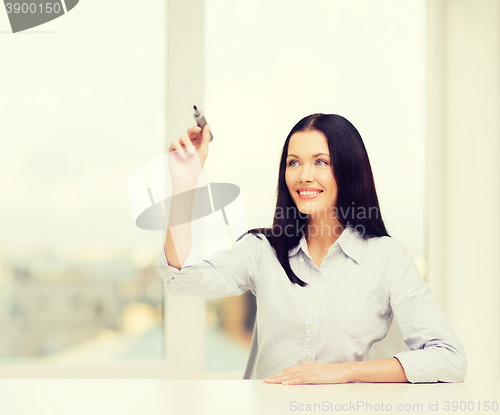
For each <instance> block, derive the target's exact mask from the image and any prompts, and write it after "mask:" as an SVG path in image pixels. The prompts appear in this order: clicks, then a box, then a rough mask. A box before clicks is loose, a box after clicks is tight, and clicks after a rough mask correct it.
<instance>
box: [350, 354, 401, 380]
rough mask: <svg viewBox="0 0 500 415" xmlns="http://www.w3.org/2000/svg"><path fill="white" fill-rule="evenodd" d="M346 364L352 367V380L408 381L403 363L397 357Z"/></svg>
mask: <svg viewBox="0 0 500 415" xmlns="http://www.w3.org/2000/svg"><path fill="white" fill-rule="evenodd" d="M346 364H347V365H349V368H350V370H349V371H350V378H351V379H350V381H351V382H354V381H361V382H408V379H407V378H406V375H405V371H404V369H403V367H402V366H401V363H399V360H398V359H396V358H395V357H392V358H390V359H377V360H366V361H363V362H348V363H346Z"/></svg>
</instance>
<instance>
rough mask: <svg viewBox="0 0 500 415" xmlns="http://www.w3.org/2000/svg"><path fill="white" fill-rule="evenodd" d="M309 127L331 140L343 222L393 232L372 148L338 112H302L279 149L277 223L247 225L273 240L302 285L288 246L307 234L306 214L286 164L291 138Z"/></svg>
mask: <svg viewBox="0 0 500 415" xmlns="http://www.w3.org/2000/svg"><path fill="white" fill-rule="evenodd" d="M310 130H317V131H320V132H322V133H323V134H324V135H325V137H326V139H327V142H328V148H329V150H330V160H331V166H332V173H333V176H334V178H335V180H336V182H337V192H338V193H337V205H336V214H337V218H338V220H339V222H340V223H341V224H342V225H344V226H346V227H347V226H349V227H352V228H353V229H354V230H355V231H356V232H357V233H358V234H359V235H361V236H362V237H363V238H364V239H368V238H373V237H377V236H389V234H388V233H387V230H386V229H385V225H384V221H383V220H382V215H381V214H380V207H379V203H378V198H377V192H376V190H375V182H374V180H373V173H372V169H371V166H370V161H369V159H368V154H367V152H366V148H365V145H364V144H363V140H362V139H361V135H360V134H359V132H358V130H356V128H355V127H354V126H353V125H352V124H351V123H350V122H349V121H348V120H346V119H345V118H344V117H341V116H340V115H335V114H312V115H309V116H307V117H305V118H302V119H301V120H300V121H299V122H298V123H297V124H296V125H295V126H294V127H293V128H292V130H291V131H290V133H289V134H288V137H287V138H286V141H285V144H284V146H283V152H282V153H281V161H280V167H279V175H278V189H277V193H278V196H277V201H276V209H275V212H274V221H273V226H272V227H271V228H258V229H252V230H250V231H249V232H250V233H255V234H263V235H264V236H265V237H266V238H267V239H268V240H269V242H270V244H271V246H272V247H273V248H274V250H275V252H276V256H277V258H278V260H279V262H280V263H281V266H282V267H283V269H284V270H285V272H286V274H287V276H288V278H289V279H290V281H291V282H292V283H294V284H298V285H300V286H301V287H305V286H306V285H307V284H306V283H305V282H304V281H302V280H301V279H300V278H299V277H297V275H295V273H294V272H293V271H292V268H291V267H290V261H289V258H288V251H289V250H290V249H292V248H294V247H296V246H297V245H298V244H299V242H300V239H301V238H302V236H303V235H304V236H307V234H306V226H307V215H306V214H303V213H301V212H300V211H299V210H298V209H297V206H296V205H295V202H294V201H293V200H292V197H291V195H290V192H289V191H288V187H287V185H286V182H285V170H286V159H287V156H288V144H289V142H290V138H291V137H292V135H293V134H295V133H296V132H299V131H310Z"/></svg>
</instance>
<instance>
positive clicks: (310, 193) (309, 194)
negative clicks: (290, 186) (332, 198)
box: [299, 190, 321, 196]
mask: <svg viewBox="0 0 500 415" xmlns="http://www.w3.org/2000/svg"><path fill="white" fill-rule="evenodd" d="M320 193H321V191H317V190H316V191H312V190H307V191H302V190H301V191H299V194H300V195H302V196H312V195H319V194H320Z"/></svg>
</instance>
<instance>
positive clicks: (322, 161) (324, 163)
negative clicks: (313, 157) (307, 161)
mask: <svg viewBox="0 0 500 415" xmlns="http://www.w3.org/2000/svg"><path fill="white" fill-rule="evenodd" d="M319 163H322V164H319ZM316 164H318V165H320V166H326V165H327V164H328V162H327V161H326V160H318V161H317V162H316Z"/></svg>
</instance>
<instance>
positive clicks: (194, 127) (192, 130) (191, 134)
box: [187, 125, 201, 138]
mask: <svg viewBox="0 0 500 415" xmlns="http://www.w3.org/2000/svg"><path fill="white" fill-rule="evenodd" d="M187 131H188V134H189V137H190V138H196V136H197V135H198V134H199V133H200V132H201V128H200V127H198V126H197V125H192V126H191V127H189V128H188V130H187Z"/></svg>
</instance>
